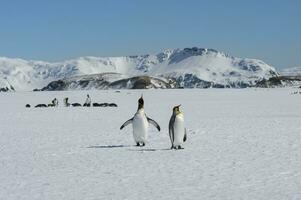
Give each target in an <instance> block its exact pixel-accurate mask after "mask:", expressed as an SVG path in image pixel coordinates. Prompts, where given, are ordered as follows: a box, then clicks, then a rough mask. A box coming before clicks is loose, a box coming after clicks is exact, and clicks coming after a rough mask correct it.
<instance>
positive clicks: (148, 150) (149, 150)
mask: <svg viewBox="0 0 301 200" xmlns="http://www.w3.org/2000/svg"><path fill="white" fill-rule="evenodd" d="M171 150H172V149H170V148H165V149H155V148H147V149H128V151H140V152H153V151H171Z"/></svg>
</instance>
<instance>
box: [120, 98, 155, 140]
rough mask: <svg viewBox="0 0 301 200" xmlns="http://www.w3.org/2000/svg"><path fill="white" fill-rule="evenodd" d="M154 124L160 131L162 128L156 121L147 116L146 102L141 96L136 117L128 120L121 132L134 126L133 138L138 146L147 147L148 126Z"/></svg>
mask: <svg viewBox="0 0 301 200" xmlns="http://www.w3.org/2000/svg"><path fill="white" fill-rule="evenodd" d="M149 123H150V124H152V125H153V126H155V127H156V128H157V129H158V131H160V126H159V125H158V123H157V122H155V120H153V119H151V118H149V117H147V116H146V114H145V112H144V100H143V97H142V96H141V97H140V99H139V100H138V110H137V112H136V113H135V115H134V117H133V118H131V119H129V120H127V121H126V122H125V123H124V124H122V126H121V127H120V130H121V129H123V128H124V127H125V126H127V125H129V124H132V126H133V136H134V139H135V142H136V145H137V146H145V143H146V141H147V131H148V124H149Z"/></svg>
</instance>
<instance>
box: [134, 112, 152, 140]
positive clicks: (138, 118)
mask: <svg viewBox="0 0 301 200" xmlns="http://www.w3.org/2000/svg"><path fill="white" fill-rule="evenodd" d="M132 124H133V136H134V139H135V142H144V143H145V142H146V140H147V130H148V121H147V118H146V116H145V114H144V112H137V113H136V114H135V116H134V119H133V122H132Z"/></svg>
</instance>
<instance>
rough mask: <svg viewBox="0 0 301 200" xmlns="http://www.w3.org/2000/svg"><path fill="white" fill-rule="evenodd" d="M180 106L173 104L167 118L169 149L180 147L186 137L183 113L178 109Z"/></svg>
mask: <svg viewBox="0 0 301 200" xmlns="http://www.w3.org/2000/svg"><path fill="white" fill-rule="evenodd" d="M180 106H181V105H178V106H175V107H174V108H173V111H172V115H171V118H170V120H169V138H170V141H171V149H182V145H183V143H184V142H185V141H186V139H187V134H186V128H185V126H184V115H183V113H182V112H181V111H180Z"/></svg>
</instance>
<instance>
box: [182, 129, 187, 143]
mask: <svg viewBox="0 0 301 200" xmlns="http://www.w3.org/2000/svg"><path fill="white" fill-rule="evenodd" d="M186 140H187V130H186V128H185V134H184V138H183V141H184V142H186Z"/></svg>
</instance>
